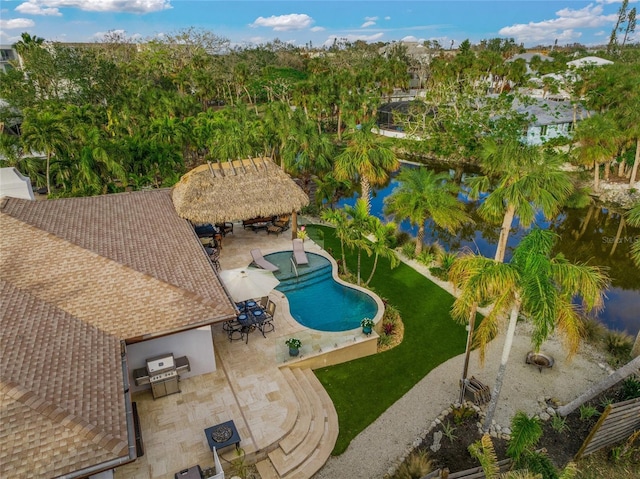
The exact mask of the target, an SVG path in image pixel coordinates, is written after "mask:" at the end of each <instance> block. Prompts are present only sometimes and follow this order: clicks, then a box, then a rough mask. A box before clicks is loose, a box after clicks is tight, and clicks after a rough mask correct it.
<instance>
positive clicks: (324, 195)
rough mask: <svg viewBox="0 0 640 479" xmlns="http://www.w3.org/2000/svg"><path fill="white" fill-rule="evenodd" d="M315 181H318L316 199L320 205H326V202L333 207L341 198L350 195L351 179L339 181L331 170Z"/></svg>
mask: <svg viewBox="0 0 640 479" xmlns="http://www.w3.org/2000/svg"><path fill="white" fill-rule="evenodd" d="M314 181H315V183H316V193H315V199H316V205H317V206H318V207H322V206H325V202H326V206H328V207H329V208H333V206H334V205H335V203H336V202H337V201H338V200H339V199H340V198H342V197H344V196H348V195H347V192H348V191H350V190H351V188H352V185H351V181H349V180H343V181H338V180H336V178H335V176H333V172H331V171H330V172H328V173H325V174H324V175H322V177H319V178H315V179H314Z"/></svg>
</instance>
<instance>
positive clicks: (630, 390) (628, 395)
mask: <svg viewBox="0 0 640 479" xmlns="http://www.w3.org/2000/svg"><path fill="white" fill-rule="evenodd" d="M621 396H622V400H623V401H627V400H628V399H635V398H638V397H640V379H638V378H634V377H633V376H631V377H628V378H627V379H625V380H624V381H623V382H622V391H621Z"/></svg>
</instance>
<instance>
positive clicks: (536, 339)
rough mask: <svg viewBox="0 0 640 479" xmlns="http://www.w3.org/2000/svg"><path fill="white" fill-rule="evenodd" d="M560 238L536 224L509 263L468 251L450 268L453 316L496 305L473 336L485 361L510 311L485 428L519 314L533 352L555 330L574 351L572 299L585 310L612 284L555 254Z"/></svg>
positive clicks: (577, 325) (576, 321)
mask: <svg viewBox="0 0 640 479" xmlns="http://www.w3.org/2000/svg"><path fill="white" fill-rule="evenodd" d="M556 239H557V235H556V234H555V233H552V232H550V231H545V230H541V229H538V228H536V229H533V230H532V231H531V232H530V233H529V234H528V235H527V236H525V238H524V239H523V240H522V242H521V243H520V244H519V245H518V246H517V247H516V249H515V251H514V254H513V257H512V258H511V261H510V262H509V263H501V262H498V261H496V260H491V259H488V258H485V257H483V256H479V255H475V254H472V253H470V254H467V255H465V256H463V257H461V258H460V259H459V260H458V261H456V263H455V264H454V265H453V267H452V268H451V271H450V279H451V280H452V282H453V283H454V285H456V287H458V288H460V289H461V294H460V296H459V297H458V298H457V299H456V301H455V302H454V305H453V308H452V316H453V317H454V318H455V319H457V320H459V321H466V319H467V318H468V315H469V310H470V309H471V307H472V305H473V304H476V303H493V306H494V307H493V309H492V310H491V312H490V313H489V314H488V315H487V316H486V317H485V319H484V320H483V321H482V323H481V325H480V327H479V328H478V329H477V335H476V337H475V343H476V345H477V346H478V347H479V349H480V359H481V361H484V357H485V347H486V345H487V343H488V342H489V341H490V340H491V339H493V338H494V337H495V336H496V335H497V333H498V328H499V323H500V319H501V318H502V316H503V315H504V314H506V313H507V312H509V323H508V327H507V332H506V338H505V342H504V347H503V350H502V358H501V362H500V366H499V368H498V374H497V377H496V384H495V386H494V389H493V391H492V394H491V401H490V403H489V407H488V410H487V416H486V419H485V423H484V430H485V432H486V431H487V430H488V429H489V427H490V426H491V421H492V420H493V416H494V414H495V410H496V407H497V404H498V398H499V396H500V390H501V388H502V383H503V381H504V377H505V372H506V367H507V362H508V359H509V353H510V351H511V346H512V344H513V338H514V335H515V330H516V322H517V320H518V317H519V316H520V315H523V316H524V317H525V318H527V319H529V320H530V321H531V322H532V323H533V333H532V337H531V341H532V344H533V347H534V350H535V351H538V350H539V348H540V346H541V345H542V343H543V342H544V341H545V340H546V339H547V337H549V335H550V334H552V333H553V332H554V330H555V329H557V330H558V331H559V332H561V333H562V334H563V339H564V340H565V346H566V347H567V349H568V353H569V355H572V354H575V352H576V351H577V349H578V347H579V344H580V336H581V319H580V308H578V307H577V306H576V305H575V304H574V303H573V302H572V301H573V299H574V298H577V297H580V298H581V299H582V303H583V304H582V307H583V308H584V309H586V310H593V309H595V308H599V307H601V306H602V301H603V291H604V289H605V288H606V286H607V283H608V279H607V277H606V275H605V274H604V273H603V272H602V271H601V270H600V269H599V268H598V267H595V266H586V265H583V264H572V263H570V262H569V261H567V260H566V259H565V258H564V256H562V255H558V256H555V257H553V258H552V257H551V256H550V255H551V252H552V250H553V247H554V244H555V242H556Z"/></svg>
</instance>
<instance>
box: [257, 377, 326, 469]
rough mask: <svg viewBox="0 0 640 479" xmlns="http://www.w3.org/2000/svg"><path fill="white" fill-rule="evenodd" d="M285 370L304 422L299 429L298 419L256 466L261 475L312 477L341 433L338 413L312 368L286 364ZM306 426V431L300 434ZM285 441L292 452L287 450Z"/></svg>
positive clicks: (300, 418) (300, 417) (299, 418)
mask: <svg viewBox="0 0 640 479" xmlns="http://www.w3.org/2000/svg"><path fill="white" fill-rule="evenodd" d="M282 372H283V375H284V376H285V377H286V378H287V380H288V381H290V385H291V388H292V389H293V390H294V392H295V394H296V397H298V398H299V402H300V414H299V417H298V420H299V421H300V422H301V425H300V427H299V429H298V423H296V426H294V428H293V429H292V430H291V431H290V433H289V434H288V435H287V436H286V437H284V438H283V439H282V440H281V441H280V447H278V448H276V449H275V450H273V451H271V452H270V453H269V454H268V459H266V460H264V461H261V462H260V463H258V464H256V467H257V468H258V472H260V474H261V475H262V474H263V472H264V475H262V477H263V479H309V478H310V477H312V476H313V475H314V474H315V473H316V472H317V471H318V470H319V469H320V468H321V467H322V466H323V465H324V463H325V462H326V461H327V459H328V458H329V456H330V454H331V451H332V450H333V446H334V445H335V441H336V438H337V434H338V417H337V414H336V412H335V408H334V406H333V403H332V402H331V399H330V398H329V395H328V394H327V393H326V391H325V390H324V388H323V387H322V385H321V384H320V381H318V379H317V378H316V377H315V374H313V371H311V369H300V368H294V369H289V368H282ZM307 410H308V413H307ZM307 416H309V417H307ZM307 422H308V428H307V426H306V423H307ZM302 423H304V424H305V426H304V427H303V426H302ZM305 428H307V431H306V434H305V435H304V437H302V438H300V437H299V436H300V434H301V431H302V430H304V429H305ZM289 435H292V436H295V437H294V439H289ZM282 443H284V444H285V447H286V448H287V450H288V451H289V452H285V450H284V448H283V447H282Z"/></svg>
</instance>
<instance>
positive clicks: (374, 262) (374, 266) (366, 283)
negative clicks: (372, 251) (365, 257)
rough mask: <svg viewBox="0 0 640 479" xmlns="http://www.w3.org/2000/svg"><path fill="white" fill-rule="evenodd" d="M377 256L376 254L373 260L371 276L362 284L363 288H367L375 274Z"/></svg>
mask: <svg viewBox="0 0 640 479" xmlns="http://www.w3.org/2000/svg"><path fill="white" fill-rule="evenodd" d="M379 256H380V255H379V254H378V253H376V257H375V258H374V260H373V269H372V270H371V274H370V275H369V278H367V281H366V282H365V283H364V285H365V286H369V283H370V282H371V280H372V279H373V275H374V274H375V272H376V268H377V267H378V258H379Z"/></svg>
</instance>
